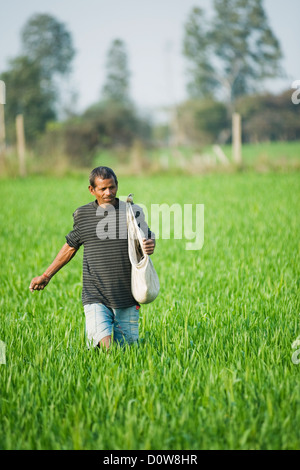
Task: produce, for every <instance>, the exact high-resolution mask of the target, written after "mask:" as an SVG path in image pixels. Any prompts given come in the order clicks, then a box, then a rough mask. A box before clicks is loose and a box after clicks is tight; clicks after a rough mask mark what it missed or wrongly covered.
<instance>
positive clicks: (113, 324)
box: [84, 303, 139, 348]
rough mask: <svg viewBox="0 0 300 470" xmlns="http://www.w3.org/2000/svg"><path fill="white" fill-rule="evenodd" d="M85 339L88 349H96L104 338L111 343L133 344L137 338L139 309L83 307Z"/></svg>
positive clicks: (99, 304) (134, 307)
mask: <svg viewBox="0 0 300 470" xmlns="http://www.w3.org/2000/svg"><path fill="white" fill-rule="evenodd" d="M84 313H85V338H86V343H87V346H88V348H91V347H94V348H95V347H96V346H97V345H98V344H99V341H101V340H102V339H103V338H105V336H112V341H115V342H116V343H119V344H121V345H123V344H126V343H127V344H133V343H137V342H138V338H139V307H138V306H136V305H133V306H131V307H128V308H110V307H106V306H105V305H104V304H101V303H97V304H87V305H84Z"/></svg>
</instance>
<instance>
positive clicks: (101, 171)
mask: <svg viewBox="0 0 300 470" xmlns="http://www.w3.org/2000/svg"><path fill="white" fill-rule="evenodd" d="M96 178H101V179H102V180H106V179H110V178H114V180H115V183H116V185H118V180H117V177H116V175H115V172H114V171H113V170H112V169H111V168H108V166H98V167H97V168H94V169H93V170H92V171H91V173H90V177H89V180H90V185H91V186H93V188H95V179H96Z"/></svg>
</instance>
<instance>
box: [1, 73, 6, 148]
mask: <svg viewBox="0 0 300 470" xmlns="http://www.w3.org/2000/svg"><path fill="white" fill-rule="evenodd" d="M5 102H6V101H5V83H4V82H3V80H0V157H2V155H3V157H4V154H5V119H4V105H5Z"/></svg>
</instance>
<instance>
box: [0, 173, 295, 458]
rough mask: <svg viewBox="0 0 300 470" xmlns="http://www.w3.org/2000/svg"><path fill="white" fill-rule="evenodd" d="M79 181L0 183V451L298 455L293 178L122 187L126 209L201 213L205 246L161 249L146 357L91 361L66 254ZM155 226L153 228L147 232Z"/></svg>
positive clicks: (144, 313)
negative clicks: (130, 200)
mask: <svg viewBox="0 0 300 470" xmlns="http://www.w3.org/2000/svg"><path fill="white" fill-rule="evenodd" d="M87 185H88V182H87V177H83V176H77V177H76V176H73V177H71V176H70V177H63V178H54V177H53V178H52V177H42V176H30V177H28V178H26V179H23V180H21V179H12V180H8V179H5V180H2V181H1V182H0V191H1V201H2V207H1V212H0V217H1V220H0V226H1V240H2V243H1V284H0V288H1V298H0V305H1V309H0V318H1V321H0V339H1V340H2V341H4V342H5V344H6V364H2V365H0V369H1V375H0V422H1V425H0V448H1V449H110V450H112V449H157V450H159V449H177V450H179V449H297V448H299V445H300V430H299V420H300V411H299V409H300V408H299V404H300V389H299V372H300V364H299V365H297V364H294V363H293V361H292V354H293V353H294V352H295V349H293V348H292V344H293V342H294V341H295V340H296V339H297V337H298V336H299V335H300V324H299V313H300V308H299V307H300V306H299V283H300V269H299V261H300V260H299V202H300V200H299V174H295V173H276V174H275V173H266V174H255V173H251V172H241V173H235V174H207V175H203V176H187V175H185V176H184V175H182V176H181V175H177V176H176V175H167V174H166V175H161V176H159V175H152V176H148V177H146V176H144V177H143V176H141V177H139V178H134V177H122V178H121V179H120V185H119V194H120V195H126V194H128V193H129V192H133V193H134V194H135V201H136V202H141V203H143V204H145V205H146V206H147V207H149V208H150V204H151V203H156V204H161V203H164V202H165V203H169V204H173V203H180V204H185V203H186V204H190V203H193V204H196V203H202V204H204V205H205V241H204V246H203V249H202V250H200V251H186V250H185V244H186V240H174V239H171V240H161V239H159V240H158V242H157V249H156V252H155V254H154V255H153V261H154V264H155V267H156V269H157V271H158V273H159V276H160V281H161V293H160V295H159V297H158V299H157V300H156V301H155V302H154V303H153V304H150V305H148V306H144V307H142V309H141V319H140V338H141V341H140V345H139V347H138V348H131V349H129V348H126V349H125V350H121V349H119V348H116V347H115V348H113V349H112V350H111V352H110V353H109V354H105V353H104V352H101V351H87V349H86V348H85V344H84V317H83V311H82V307H81V262H82V250H80V252H79V253H78V254H77V255H76V257H75V258H74V259H73V260H72V261H71V262H70V264H69V265H67V266H66V267H65V268H63V270H62V271H60V272H59V273H58V274H57V275H56V277H55V278H54V279H53V280H52V281H51V283H50V284H49V286H48V287H47V289H46V290H45V291H44V292H40V293H38V292H36V293H34V294H32V293H30V291H29V289H28V286H29V283H30V280H31V278H32V277H34V276H36V275H38V274H41V273H42V272H43V270H44V269H45V268H46V267H47V266H48V265H49V264H50V262H51V261H52V259H53V258H54V256H55V255H56V253H57V251H58V250H59V249H60V247H61V246H62V244H63V243H64V242H65V239H64V236H65V234H67V233H68V231H69V230H70V229H71V227H72V212H73V211H74V210H75V209H76V207H78V206H79V205H82V204H84V203H86V202H89V201H90V200H91V198H90V195H89V193H88V191H87ZM150 222H151V221H150Z"/></svg>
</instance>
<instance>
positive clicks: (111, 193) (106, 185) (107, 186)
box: [89, 178, 118, 206]
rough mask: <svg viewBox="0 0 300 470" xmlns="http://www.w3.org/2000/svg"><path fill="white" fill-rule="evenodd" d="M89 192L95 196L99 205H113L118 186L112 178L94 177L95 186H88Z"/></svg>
mask: <svg viewBox="0 0 300 470" xmlns="http://www.w3.org/2000/svg"><path fill="white" fill-rule="evenodd" d="M89 190H90V193H91V194H92V195H93V196H95V197H96V199H97V201H98V204H99V206H100V205H101V206H103V205H104V206H105V205H107V204H112V205H115V203H116V195H117V191H118V186H117V185H116V182H115V180H114V178H109V179H105V180H103V179H101V178H95V187H94V188H93V186H89Z"/></svg>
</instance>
